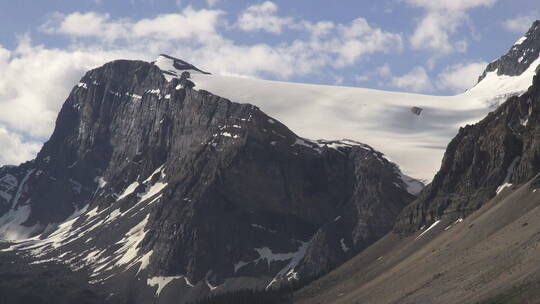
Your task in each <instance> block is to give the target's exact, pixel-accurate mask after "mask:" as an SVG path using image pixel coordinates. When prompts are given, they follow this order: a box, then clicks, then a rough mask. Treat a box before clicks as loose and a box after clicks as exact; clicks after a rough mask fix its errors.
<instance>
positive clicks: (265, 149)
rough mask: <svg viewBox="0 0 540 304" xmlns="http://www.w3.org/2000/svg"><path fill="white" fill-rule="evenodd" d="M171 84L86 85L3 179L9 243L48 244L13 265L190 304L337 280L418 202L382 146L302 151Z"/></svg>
mask: <svg viewBox="0 0 540 304" xmlns="http://www.w3.org/2000/svg"><path fill="white" fill-rule="evenodd" d="M167 58H169V59H170V57H167ZM171 60H176V59H171ZM174 62H175V63H176V62H177V61H174ZM186 64H187V63H186ZM175 67H176V66H175ZM176 68H177V69H179V68H178V67H176ZM185 69H186V70H190V71H199V72H201V71H200V70H198V69H197V68H195V67H194V66H192V65H189V64H187V67H186V68H185ZM164 74H166V75H167V76H172V75H171V73H164V72H163V71H161V70H160V69H159V68H158V67H157V66H156V65H154V64H151V63H146V62H142V61H127V60H118V61H114V62H111V63H108V64H105V65H104V66H102V67H100V68H98V69H95V70H92V71H90V72H88V73H87V74H86V75H85V76H84V77H83V78H82V79H81V82H80V83H79V84H78V85H77V86H76V87H75V88H74V89H73V91H72V92H71V94H70V95H69V97H68V99H67V100H66V102H65V104H64V105H63V107H62V109H61V111H60V114H59V116H58V119H57V124H56V128H55V131H54V133H53V135H52V137H51V138H50V140H49V141H48V142H47V143H46V144H45V145H44V147H43V149H42V150H41V151H40V153H39V154H38V156H37V158H36V159H35V160H34V161H32V162H29V163H26V164H24V165H22V166H20V167H5V168H1V169H0V190H1V191H2V192H0V194H1V195H0V200H2V201H1V202H2V203H1V204H0V206H1V208H2V209H0V214H3V215H6V214H10V212H11V213H13V216H19V218H20V221H19V222H18V224H19V225H15V224H13V223H15V222H13V221H11V222H10V223H12V225H11V226H9V227H11V228H10V229H11V230H10V231H11V232H10V233H15V232H17V231H18V233H20V232H21V229H26V228H24V227H28V226H32V228H31V229H32V231H26V233H27V234H28V235H33V234H36V233H39V232H42V231H45V232H44V233H43V234H42V235H41V237H40V240H34V241H31V242H23V243H20V244H17V245H14V246H11V247H9V248H8V249H7V250H8V251H20V252H21V254H22V255H26V256H27V258H30V259H34V260H36V261H40V260H47V259H49V258H53V259H54V260H57V261H59V262H61V263H64V264H65V265H66V266H67V267H70V268H71V269H77V270H80V269H85V270H87V271H88V272H89V273H90V278H91V279H92V281H91V283H92V284H93V286H99V288H100V289H103V290H105V291H107V294H108V293H114V297H117V299H116V300H121V299H130V301H132V302H134V303H148V302H149V301H151V300H152V299H154V298H155V297H158V298H159V299H160V303H169V302H171V303H178V302H179V301H180V302H184V301H188V300H193V299H197V298H200V297H202V296H205V295H207V294H209V293H211V292H223V291H227V290H235V289H238V288H242V287H261V288H264V287H268V286H277V285H280V284H284V283H285V282H288V281H291V280H295V279H298V278H299V277H307V276H312V275H316V274H318V273H321V272H323V271H327V270H329V269H331V268H333V267H335V266H337V265H339V264H341V263H343V262H344V261H345V260H346V259H348V258H349V257H351V256H352V255H354V254H355V253H357V252H359V251H360V250H362V249H363V248H365V247H367V246H368V245H369V244H371V243H372V242H374V241H376V240H377V239H378V238H379V237H381V236H383V235H384V234H385V233H387V232H388V231H390V230H391V229H392V226H393V223H394V219H395V218H396V216H397V215H398V214H399V212H400V211H401V210H402V208H403V207H404V206H405V205H407V204H408V203H410V202H411V201H412V200H413V199H414V196H413V195H412V194H410V193H408V192H407V184H406V183H405V182H404V181H403V177H402V175H401V173H400V172H399V169H398V168H397V167H396V166H395V165H394V164H392V163H390V162H389V161H387V160H386V159H385V158H384V156H383V155H382V154H381V153H379V152H377V151H375V150H373V149H372V148H371V147H369V146H367V145H364V144H361V143H357V142H352V141H347V140H342V141H323V140H319V141H311V140H307V139H304V138H300V137H298V136H297V135H295V134H294V133H293V132H291V131H290V130H289V129H288V128H287V127H286V126H284V125H283V124H281V123H280V122H278V121H277V120H275V119H272V118H270V117H268V116H267V115H266V114H264V113H263V112H261V111H260V110H259V109H258V108H257V107H255V106H252V105H249V104H238V103H234V102H231V101H228V100H226V99H223V98H221V97H219V96H215V95H213V94H211V93H209V92H206V91H197V90H195V88H196V84H193V83H192V82H191V81H190V80H189V73H187V72H184V73H180V75H178V73H176V74H175V75H174V77H173V78H172V79H171V80H170V81H167V79H166V78H165V77H164ZM193 86H195V87H193ZM20 210H22V211H27V212H29V214H28V216H27V218H24V217H25V215H26V214H22V213H21V211H20ZM17 212H18V213H17ZM73 213H75V214H74V215H73V216H72V218H73V219H72V220H69V221H68V222H66V223H64V224H62V225H60V226H58V227H57V226H56V225H54V223H60V222H62V221H64V220H65V219H66V217H68V216H69V215H70V214H73ZM79 214H80V215H79ZM36 248H38V249H39V250H36ZM165 287H167V288H165ZM173 287H174V288H173ZM112 301H113V302H114V301H115V299H114V298H113V299H112Z"/></svg>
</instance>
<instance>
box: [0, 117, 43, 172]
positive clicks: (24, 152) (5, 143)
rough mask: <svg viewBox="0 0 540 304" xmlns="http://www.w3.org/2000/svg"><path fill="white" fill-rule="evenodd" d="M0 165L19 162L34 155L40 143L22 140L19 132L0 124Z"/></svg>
mask: <svg viewBox="0 0 540 304" xmlns="http://www.w3.org/2000/svg"><path fill="white" fill-rule="evenodd" d="M0 146H1V147H2V151H1V152H0V165H2V164H20V163H22V162H24V161H27V160H29V159H32V158H33V157H35V156H36V154H37V152H38V151H39V149H40V147H41V143H39V142H35V141H24V140H23V139H22V137H21V136H20V135H19V134H16V133H13V132H10V131H8V130H7V129H5V128H3V127H1V126H0Z"/></svg>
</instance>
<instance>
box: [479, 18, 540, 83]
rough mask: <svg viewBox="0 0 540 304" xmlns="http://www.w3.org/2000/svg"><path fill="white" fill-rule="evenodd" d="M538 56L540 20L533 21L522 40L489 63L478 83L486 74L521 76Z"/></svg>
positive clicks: (539, 52)
mask: <svg viewBox="0 0 540 304" xmlns="http://www.w3.org/2000/svg"><path fill="white" fill-rule="evenodd" d="M539 54H540V20H537V21H535V22H534V23H533V24H532V26H531V28H530V29H529V31H527V33H526V34H525V36H524V37H523V38H521V39H520V40H518V41H517V42H516V44H514V45H513V46H512V48H511V49H510V50H509V51H508V53H506V54H505V55H504V56H502V57H501V58H499V59H497V60H496V61H493V62H491V63H490V64H488V66H487V67H486V70H485V71H484V73H483V74H482V75H481V76H480V78H479V79H478V82H480V81H481V80H482V79H484V77H486V74H487V73H488V72H493V71H497V75H507V76H517V75H521V73H523V72H524V71H525V70H526V69H527V68H528V67H529V66H530V65H531V63H533V62H534V61H535V60H536V59H538V55H539Z"/></svg>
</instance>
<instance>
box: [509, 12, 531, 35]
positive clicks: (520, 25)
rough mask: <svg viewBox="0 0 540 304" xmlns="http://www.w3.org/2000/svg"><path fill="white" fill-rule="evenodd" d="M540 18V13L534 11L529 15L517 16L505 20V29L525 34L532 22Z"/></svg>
mask: <svg viewBox="0 0 540 304" xmlns="http://www.w3.org/2000/svg"><path fill="white" fill-rule="evenodd" d="M538 18H540V13H538V12H534V13H533V14H530V15H527V16H517V17H515V18H511V19H507V20H505V21H504V22H503V23H502V25H503V27H504V29H506V30H507V31H509V32H513V33H520V34H525V33H526V32H527V31H528V30H529V28H530V27H531V25H532V23H533V22H534V21H535V20H537V19H538Z"/></svg>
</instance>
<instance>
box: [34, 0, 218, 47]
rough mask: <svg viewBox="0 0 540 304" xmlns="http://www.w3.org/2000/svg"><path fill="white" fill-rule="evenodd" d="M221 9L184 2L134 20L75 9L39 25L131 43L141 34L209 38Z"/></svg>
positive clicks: (48, 29) (72, 34)
mask: <svg viewBox="0 0 540 304" xmlns="http://www.w3.org/2000/svg"><path fill="white" fill-rule="evenodd" d="M222 13H223V12H222V11H219V10H207V9H201V10H194V9H193V8H192V7H190V6H188V7H186V8H185V9H184V10H183V11H182V12H180V13H175V14H163V15H158V16H156V17H155V18H146V19H141V20H138V21H132V20H129V19H118V20H111V18H110V16H109V15H108V14H99V13H96V12H86V13H80V12H75V13H72V14H69V15H64V14H61V13H55V14H53V15H51V17H50V18H49V20H48V21H47V22H46V23H45V24H44V25H43V26H42V27H41V28H42V30H44V31H45V32H47V33H50V34H53V33H54V34H64V35H67V36H70V37H75V38H89V37H92V38H97V39H100V40H104V41H108V42H111V41H115V40H127V41H130V42H132V43H133V42H135V41H137V40H139V39H141V38H145V39H150V40H166V39H169V40H170V39H196V40H209V39H214V38H216V36H217V33H216V25H217V22H218V20H219V17H220V15H221V14H222Z"/></svg>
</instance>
